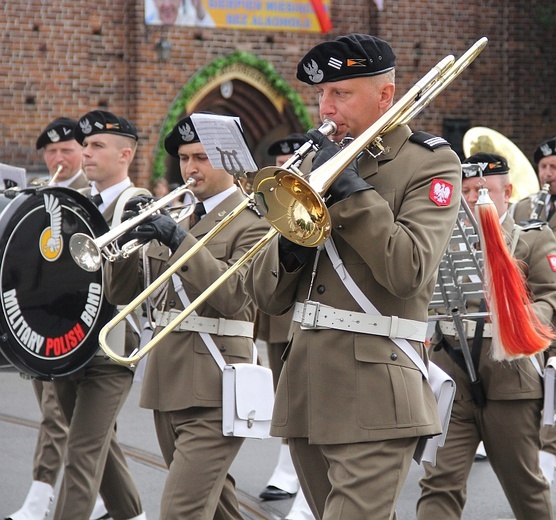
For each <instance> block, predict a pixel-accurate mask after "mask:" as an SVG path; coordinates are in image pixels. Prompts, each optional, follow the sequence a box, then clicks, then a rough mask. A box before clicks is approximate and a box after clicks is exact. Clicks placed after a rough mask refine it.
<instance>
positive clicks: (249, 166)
mask: <svg viewBox="0 0 556 520" xmlns="http://www.w3.org/2000/svg"><path fill="white" fill-rule="evenodd" d="M191 120H192V121H193V124H194V125H195V130H196V131H197V134H198V135H199V139H200V140H201V143H202V144H203V146H204V148H205V152H206V154H207V155H208V158H209V160H210V163H211V164H212V166H213V168H223V169H225V170H226V171H227V172H228V173H231V174H234V173H236V172H237V173H245V172H254V171H257V170H258V169H259V168H258V167H257V163H256V162H255V159H254V158H253V155H252V154H251V151H250V150H249V147H248V146H247V142H246V141H245V136H244V134H243V130H242V129H241V121H240V119H239V117H233V116H223V115H216V114H191Z"/></svg>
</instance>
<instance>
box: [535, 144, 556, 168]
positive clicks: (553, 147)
mask: <svg viewBox="0 0 556 520" xmlns="http://www.w3.org/2000/svg"><path fill="white" fill-rule="evenodd" d="M549 155H556V137H553V138H552V139H548V140H547V141H544V142H542V143H541V144H540V145H539V146H538V147H537V149H536V150H535V155H534V156H533V159H534V161H535V164H539V161H540V160H541V159H542V158H543V157H548V156H549Z"/></svg>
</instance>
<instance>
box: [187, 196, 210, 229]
mask: <svg viewBox="0 0 556 520" xmlns="http://www.w3.org/2000/svg"><path fill="white" fill-rule="evenodd" d="M206 213H207V212H206V210H205V205H204V204H203V203H202V202H197V204H195V211H193V213H192V214H191V217H190V218H189V227H190V228H192V227H193V226H194V225H195V224H197V222H199V220H201V217H202V216H203V215H206Z"/></svg>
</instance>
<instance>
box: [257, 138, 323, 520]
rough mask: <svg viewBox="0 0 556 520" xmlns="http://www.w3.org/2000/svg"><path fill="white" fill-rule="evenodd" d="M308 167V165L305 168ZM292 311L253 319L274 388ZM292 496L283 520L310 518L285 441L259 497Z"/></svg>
mask: <svg viewBox="0 0 556 520" xmlns="http://www.w3.org/2000/svg"><path fill="white" fill-rule="evenodd" d="M308 140H309V137H308V136H307V134H299V133H295V134H290V135H287V136H286V137H282V138H281V139H277V140H276V141H274V142H272V143H271V144H270V145H269V147H268V150H267V153H268V155H269V156H270V157H273V158H274V163H275V165H276V166H279V167H282V166H283V165H284V163H286V161H288V160H289V159H290V158H291V157H292V156H293V155H294V154H295V153H296V152H298V151H299V149H300V148H301V147H302V146H303V145H304V144H305V143H306V142H307V141H308ZM312 157H313V154H312V153H311V154H309V156H308V157H306V158H305V159H304V160H303V161H299V162H300V164H298V165H297V166H298V167H299V169H300V170H301V171H308V170H307V168H309V169H310V166H311V161H312ZM307 164H308V166H307ZM292 316H293V309H291V310H290V312H287V313H286V314H283V315H282V316H269V315H268V314H264V313H262V312H259V314H258V316H257V339H261V340H263V341H266V343H267V354H268V362H269V366H270V369H271V370H272V376H273V379H274V389H275V390H276V387H277V385H278V379H279V377H280V372H281V371H282V365H283V361H282V356H283V355H284V352H285V350H286V347H287V346H288V339H289V331H290V326H291V323H292ZM294 495H295V500H294V502H293V504H292V507H291V508H290V510H289V512H288V514H287V515H286V516H285V518H286V520H304V519H306V518H312V514H311V511H310V508H309V504H307V500H306V499H305V496H304V495H303V491H302V490H301V489H300V487H299V480H298V478H297V474H296V472H295V468H294V466H293V462H292V459H291V455H290V449H289V446H288V442H287V439H283V440H282V444H281V445H280V452H279V454H278V462H277V464H276V466H275V467H274V470H273V471H272V474H271V475H270V478H269V479H268V482H267V485H266V487H265V488H264V489H263V490H262V492H261V493H260V494H259V498H261V499H262V500H283V499H288V498H291V497H292V496H294Z"/></svg>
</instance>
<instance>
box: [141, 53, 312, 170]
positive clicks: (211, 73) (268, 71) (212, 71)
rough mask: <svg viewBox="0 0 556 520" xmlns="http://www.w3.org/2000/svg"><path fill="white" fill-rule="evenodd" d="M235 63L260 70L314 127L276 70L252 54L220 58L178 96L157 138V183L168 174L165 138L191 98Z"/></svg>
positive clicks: (306, 124)
mask: <svg viewBox="0 0 556 520" xmlns="http://www.w3.org/2000/svg"><path fill="white" fill-rule="evenodd" d="M234 63H241V64H243V65H247V66H249V67H252V68H254V69H256V70H258V71H259V72H260V73H262V74H263V75H264V76H265V78H266V80H267V81H268V82H269V84H270V85H271V86H272V87H273V88H274V89H275V90H276V91H277V92H278V93H279V94H280V95H281V96H282V97H284V98H285V99H286V100H287V101H289V102H290V104H291V106H292V108H293V111H294V114H295V115H296V117H297V118H298V120H299V122H300V123H301V124H302V125H303V127H304V128H305V129H306V130H309V129H310V128H312V127H313V123H312V120H311V116H310V115H309V112H308V110H307V107H306V106H305V104H304V103H303V101H302V99H301V97H300V96H299V94H298V93H297V92H296V91H295V90H294V89H293V88H292V87H291V86H290V85H289V84H288V82H287V81H285V80H284V79H283V78H282V77H281V76H280V75H279V74H278V73H277V72H276V70H275V69H274V67H273V66H272V65H271V64H270V63H269V62H268V61H265V60H263V59H260V58H257V57H256V56H254V55H253V54H250V53H248V52H243V51H237V52H234V53H233V54H230V55H229V56H225V57H223V58H218V59H216V60H214V61H213V62H212V63H210V64H209V65H207V66H206V67H204V68H203V69H201V70H200V71H199V72H197V73H196V74H195V75H194V76H193V77H192V78H191V79H190V80H189V81H188V82H187V83H186V84H185V85H184V86H183V88H182V89H181V91H180V93H179V94H178V95H177V96H176V98H175V100H174V102H173V103H172V106H171V107H170V110H169V111H168V114H167V115H166V119H165V121H164V124H163V126H162V130H161V133H160V135H159V138H158V144H157V147H156V153H155V158H154V161H153V169H152V179H153V180H157V179H160V178H162V177H164V174H165V159H166V155H167V154H166V150H165V149H164V137H165V136H166V135H168V133H170V132H171V130H172V128H174V126H175V125H176V123H177V122H178V120H179V119H178V118H179V117H180V115H181V114H183V111H184V110H185V107H186V106H187V103H188V102H189V100H190V99H191V97H192V96H193V95H194V94H195V93H196V92H198V91H199V90H200V89H201V88H203V87H204V86H205V85H206V84H207V83H208V82H209V81H211V80H212V79H213V78H214V77H215V76H216V75H217V74H218V73H220V72H221V71H222V70H223V69H225V68H226V67H229V66H230V65H232V64H234Z"/></svg>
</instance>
